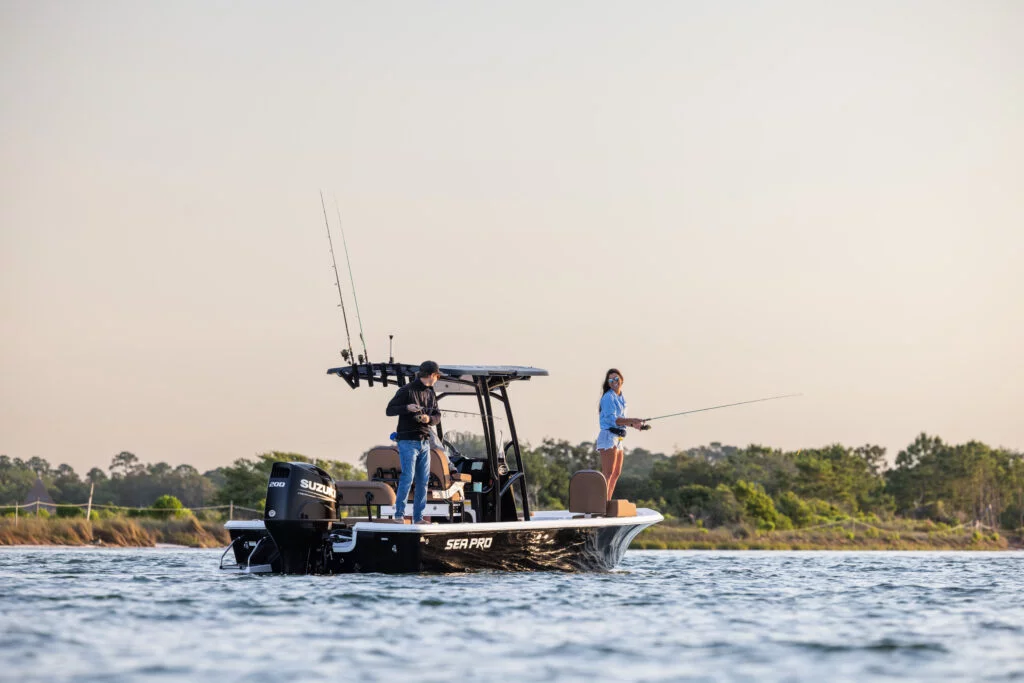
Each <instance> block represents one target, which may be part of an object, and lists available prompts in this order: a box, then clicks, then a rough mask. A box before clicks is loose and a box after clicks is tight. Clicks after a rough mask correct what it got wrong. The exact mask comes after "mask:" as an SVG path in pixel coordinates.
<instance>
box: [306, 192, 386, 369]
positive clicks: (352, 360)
mask: <svg viewBox="0 0 1024 683" xmlns="http://www.w3.org/2000/svg"><path fill="white" fill-rule="evenodd" d="M320 207H321V208H322V209H323V212H324V225H325V226H326V228H327V243H328V245H329V246H330V251H331V267H332V268H333V269H334V284H335V286H336V287H337V288H338V302H339V304H338V305H339V306H340V307H341V317H342V319H343V320H344V321H345V340H346V342H347V344H348V345H347V346H346V347H345V348H343V349H342V350H341V357H342V359H343V360H345V361H346V362H348V363H349V364H351V365H352V367H355V365H356V362H357V361H358V362H359V364H360V365H362V364H363V363H367V364H369V362H370V353H369V352H368V351H367V350H366V337H365V336H364V334H363V317H362V315H361V314H360V312H359V297H358V296H357V295H356V280H355V276H354V275H353V273H352V260H351V258H350V257H349V253H348V241H347V240H346V239H345V227H344V225H342V222H341V209H340V208H339V207H338V200H337V198H335V200H334V208H335V211H337V214H338V229H339V230H341V242H342V245H343V246H344V248H345V263H346V264H347V265H348V277H349V282H351V283H352V299H353V300H354V301H355V304H356V319H357V320H358V321H359V341H360V342H361V343H362V345H363V352H362V354H359V355H358V356H357V355H356V353H355V351H354V350H353V349H352V334H351V332H350V331H349V326H348V314H347V312H346V310H345V297H344V296H343V295H342V292H341V274H340V273H339V272H338V259H337V258H336V257H335V255H334V239H333V238H332V237H331V223H330V221H329V220H328V219H327V204H326V202H325V201H324V193H323V190H321V191H320ZM391 362H392V363H394V358H392V360H391ZM371 384H372V380H371Z"/></svg>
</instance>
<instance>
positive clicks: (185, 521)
mask: <svg viewBox="0 0 1024 683" xmlns="http://www.w3.org/2000/svg"><path fill="white" fill-rule="evenodd" d="M229 541H230V538H229V536H228V533H227V530H225V529H224V524H223V523H222V522H208V521H200V520H198V519H196V518H195V517H193V516H191V515H190V516H186V517H181V518H178V519H130V518H127V517H112V518H108V519H99V520H93V521H91V522H90V521H87V520H85V519H83V518H71V519H61V518H50V519H46V518H41V517H31V516H26V517H22V518H21V519H19V520H17V523H15V520H14V519H11V518H9V517H5V518H3V519H0V546H11V545H69V546H110V547H116V548H129V547H136V548H152V547H153V546H155V545H156V544H157V543H168V544H173V545H184V546H188V547H190V548H220V547H223V546H225V545H227V544H228V542H229Z"/></svg>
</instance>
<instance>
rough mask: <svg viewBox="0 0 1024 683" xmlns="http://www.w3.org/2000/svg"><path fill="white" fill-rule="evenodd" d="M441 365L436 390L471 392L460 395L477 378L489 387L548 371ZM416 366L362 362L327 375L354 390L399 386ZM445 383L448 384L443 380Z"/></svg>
mask: <svg viewBox="0 0 1024 683" xmlns="http://www.w3.org/2000/svg"><path fill="white" fill-rule="evenodd" d="M440 366H441V380H440V381H439V382H438V384H439V385H443V387H441V386H439V387H437V388H436V389H437V390H438V391H442V392H443V391H447V393H473V390H472V389H470V390H469V391H466V390H465V389H463V390H462V391H461V392H460V391H458V390H456V387H457V386H459V385H461V386H466V385H469V386H472V385H473V383H474V380H476V379H477V378H486V380H487V382H488V384H493V380H497V381H498V382H505V381H510V380H528V379H530V378H531V377H546V376H547V374H548V371H547V370H542V369H540V368H532V367H527V366H523V365H445V364H444V363H441V364H440ZM419 367H420V366H419V365H408V364H406V363H363V364H361V365H346V366H343V367H340V368H331V369H329V370H328V371H327V374H328V375H338V376H339V377H341V378H342V379H343V380H345V381H346V382H347V383H348V385H349V386H351V387H352V388H353V389H355V388H356V387H358V386H359V384H360V382H366V383H367V385H368V386H371V387H372V386H373V385H374V384H376V383H378V382H379V383H380V384H382V385H383V386H388V385H389V384H392V383H393V384H398V385H399V386H401V385H403V384H405V383H407V382H408V381H410V380H413V379H415V378H416V373H417V371H418V370H419ZM446 380H448V381H446Z"/></svg>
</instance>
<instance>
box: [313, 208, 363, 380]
mask: <svg viewBox="0 0 1024 683" xmlns="http://www.w3.org/2000/svg"><path fill="white" fill-rule="evenodd" d="M320 206H321V208H323V210H324V225H325V226H327V243H328V244H329V245H330V246H331V265H333V266H334V284H335V285H337V287H338V301H340V302H341V317H342V319H343V320H344V321H345V338H346V339H347V340H348V348H347V349H342V350H341V357H342V358H343V359H344V360H346V361H349V362H351V363H352V364H353V365H355V354H354V353H352V335H351V334H350V333H349V331H348V315H346V313H345V297H343V296H342V295H341V276H340V275H338V261H337V259H335V258H334V240H332V239H331V223H330V221H328V220H327V205H326V204H325V203H324V191H323V190H320Z"/></svg>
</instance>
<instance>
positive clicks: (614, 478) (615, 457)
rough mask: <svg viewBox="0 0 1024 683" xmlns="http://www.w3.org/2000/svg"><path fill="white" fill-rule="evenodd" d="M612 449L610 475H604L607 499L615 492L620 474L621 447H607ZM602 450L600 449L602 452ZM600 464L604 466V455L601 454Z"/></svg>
mask: <svg viewBox="0 0 1024 683" xmlns="http://www.w3.org/2000/svg"><path fill="white" fill-rule="evenodd" d="M608 450H611V451H612V457H611V468H610V469H611V476H608V475H605V476H606V477H607V478H608V500H611V499H612V494H613V493H615V484H617V483H618V481H619V477H620V476H621V475H622V460H623V455H624V453H623V450H622V449H621V448H615V449H608ZM603 453H604V451H602V454H603ZM601 465H602V467H603V466H604V457H603V455H602V458H601Z"/></svg>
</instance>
